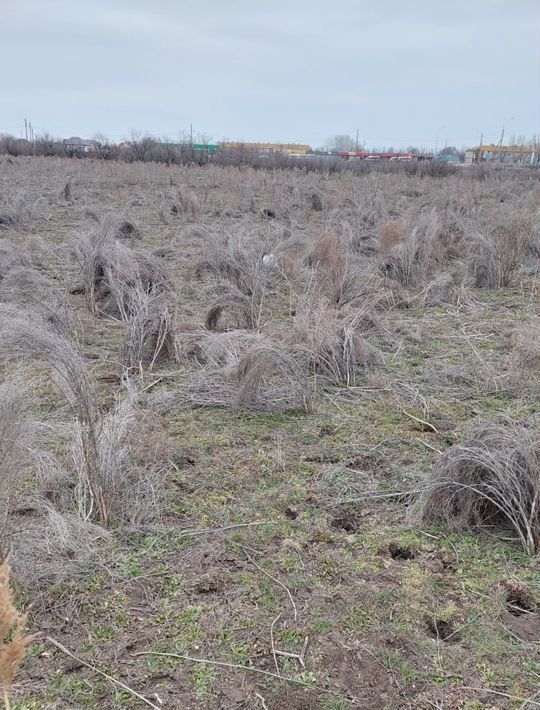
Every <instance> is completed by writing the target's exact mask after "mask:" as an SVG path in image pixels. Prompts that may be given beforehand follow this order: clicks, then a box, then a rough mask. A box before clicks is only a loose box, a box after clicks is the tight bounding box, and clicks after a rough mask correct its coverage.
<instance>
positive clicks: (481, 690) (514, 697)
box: [461, 685, 540, 708]
mask: <svg viewBox="0 0 540 710" xmlns="http://www.w3.org/2000/svg"><path fill="white" fill-rule="evenodd" d="M461 688H462V690H474V691H476V692H477V693H491V694H492V695H500V696H501V697H503V698H509V699H510V700H517V701H519V702H522V703H527V704H528V705H535V706H536V707H539V708H540V703H537V702H535V701H534V700H530V699H528V698H520V697H519V696H517V695H510V694H509V693H503V692H501V691H500V690H491V688H473V687H471V686H469V685H463V686H461ZM533 697H534V696H533Z"/></svg>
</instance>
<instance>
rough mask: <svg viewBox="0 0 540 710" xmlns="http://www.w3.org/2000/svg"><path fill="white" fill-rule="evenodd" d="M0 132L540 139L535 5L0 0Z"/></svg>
mask: <svg viewBox="0 0 540 710" xmlns="http://www.w3.org/2000/svg"><path fill="white" fill-rule="evenodd" d="M0 10H1V15H0V16H1V26H0V66H1V67H2V70H1V75H0V77H1V78H0V132H6V131H9V132H11V133H15V134H17V135H20V131H21V128H22V127H23V125H24V118H25V117H28V118H29V119H30V120H31V121H32V123H33V125H34V127H35V128H36V130H38V131H49V132H51V133H53V134H55V135H58V136H70V135H79V136H83V137H90V136H91V135H93V134H94V133H96V132H97V131H100V132H103V133H105V134H106V135H108V136H109V137H111V138H113V139H121V138H123V137H126V136H128V135H129V134H130V132H131V131H132V130H138V131H142V132H149V133H151V134H153V135H157V136H164V135H167V136H171V137H177V136H178V135H179V133H180V132H181V131H186V130H189V124H190V123H193V127H194V131H195V132H196V133H203V134H205V135H207V136H209V137H211V138H213V139H215V140H220V139H223V138H229V139H240V140H267V141H299V142H307V143H310V144H311V145H313V146H318V145H321V144H323V143H324V142H325V141H326V139H327V138H328V137H329V136H331V135H333V134H339V133H349V134H353V135H354V134H355V132H356V129H357V128H358V129H359V132H360V139H361V140H362V139H363V138H365V139H366V142H367V144H368V145H369V146H370V147H375V146H377V147H382V146H383V145H387V146H388V145H395V146H398V145H399V146H406V145H409V144H415V145H424V146H428V147H432V146H433V144H434V143H435V139H436V137H437V132H438V141H439V146H440V145H443V144H444V142H445V141H448V143H449V144H456V145H458V146H461V145H471V144H475V143H478V141H479V137H480V133H479V132H482V133H483V134H484V139H485V140H486V141H495V142H496V141H497V140H498V139H499V137H500V132H501V127H502V126H503V125H505V127H506V135H508V136H509V135H511V134H517V135H526V136H532V135H533V134H538V133H540V33H539V18H540V2H539V1H538V0H324V1H323V0H190V2H187V1H184V0H0Z"/></svg>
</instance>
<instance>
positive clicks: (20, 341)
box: [0, 143, 540, 710]
mask: <svg viewBox="0 0 540 710" xmlns="http://www.w3.org/2000/svg"><path fill="white" fill-rule="evenodd" d="M138 148H140V149H141V150H142V148H143V146H142V143H141V146H138ZM155 149H156V147H155V146H151V145H147V146H146V148H145V151H146V152H144V154H143V153H141V155H140V156H139V160H140V162H137V160H136V159H135V158H134V159H133V162H123V163H122V162H114V161H109V160H105V159H103V160H100V161H93V160H90V159H88V160H84V161H83V160H81V161H73V160H68V159H64V158H58V157H52V156H50V157H47V158H44V157H36V156H34V157H31V156H9V157H8V156H1V155H0V180H1V191H0V233H1V234H0V236H1V239H0V368H1V369H2V375H3V377H2V384H0V560H4V563H3V565H2V566H1V567H0V685H1V686H2V691H3V692H4V703H5V704H6V705H8V703H11V706H12V707H13V708H18V709H19V710H33V709H34V708H38V707H39V708H41V707H77V708H79V707H103V708H121V707H138V706H139V705H140V706H141V707H143V706H145V705H146V706H150V707H171V708H175V707H178V708H189V709H191V708H194V709H195V708H215V709H216V710H217V709H218V708H240V707H246V708H247V707H250V708H258V707H260V708H265V707H268V708H277V709H278V710H279V708H284V707H287V708H289V710H295V709H296V708H298V709H299V708H316V709H321V710H338V709H339V710H342V709H344V708H347V707H350V706H358V707H370V708H381V709H382V708H398V707H414V708H420V709H423V708H426V710H427V708H430V707H440V708H442V707H456V708H457V707H463V708H469V709H470V710H473V709H474V708H480V707H501V708H517V707H524V708H525V707H531V708H532V707H535V705H538V702H540V700H539V696H538V694H536V695H535V693H536V691H537V686H538V674H539V673H540V667H539V665H538V663H537V660H536V655H535V651H536V648H537V644H538V643H539V642H540V616H539V606H538V605H539V603H540V597H539V594H538V589H539V586H538V585H539V583H540V578H539V576H538V555H539V554H540V463H539V457H540V448H539V435H538V431H539V428H538V427H539V421H538V394H539V392H540V390H539V388H538V381H539V375H540V355H539V353H540V347H539V315H538V306H539V299H540V295H539V294H540V291H539V288H538V283H539V281H538V276H539V267H540V261H539V259H540V249H539V248H538V235H539V234H540V183H539V181H538V176H537V175H536V173H534V172H533V171H529V170H527V169H523V170H511V169H500V170H497V169H496V168H494V169H492V170H491V169H490V170H488V169H483V170H482V171H480V172H479V171H477V170H475V169H474V168H471V170H468V169H467V170H466V169H464V170H460V171H456V170H450V169H448V170H447V169H446V167H447V166H441V171H440V174H439V172H437V173H436V174H435V173H430V172H429V170H428V169H427V168H420V167H418V166H416V167H415V168H414V169H413V167H411V166H410V165H395V166H389V167H388V170H385V169H382V168H379V167H377V166H373V167H369V166H363V167H362V168H352V167H351V168H341V167H336V166H334V165H333V164H332V163H327V164H326V167H325V166H324V165H319V164H317V163H316V162H314V163H310V166H309V169H308V168H307V167H306V169H305V170H304V169H298V168H296V169H292V168H291V166H290V165H288V164H287V163H286V161H285V163H283V164H282V165H281V164H279V163H278V162H276V163H275V164H274V163H271V164H268V165H267V166H266V167H265V168H262V167H258V166H256V165H249V164H240V163H239V164H233V165H220V164H218V162H215V163H210V164H208V165H202V166H201V165H192V164H190V165H183V164H181V165H178V164H174V161H164V163H161V164H158V163H155V162H149V161H148V160H149V159H148V156H151V155H152V150H155ZM141 156H142V157H141ZM143 160H144V161H145V162H142V161H143ZM147 161H148V162H147ZM167 163H168V164H167ZM8 556H9V559H10V565H11V568H12V571H11V583H9V572H8V567H7V562H5V560H7V558H8ZM13 590H15V592H16V596H17V604H19V603H20V604H21V605H22V606H23V607H24V606H27V604H29V603H32V604H33V606H32V607H31V608H30V612H29V617H28V622H26V617H25V616H24V614H22V613H20V612H18V611H16V609H15V606H14V601H13ZM26 623H27V624H28V627H29V628H30V629H31V630H32V631H36V632H39V631H46V634H45V635H43V636H41V637H38V638H32V637H30V636H26V635H25V631H24V629H25V625H26ZM25 654H26V657H25V659H24V661H23V656H25ZM19 666H20V668H19ZM15 673H17V677H16V678H15ZM8 696H9V699H8Z"/></svg>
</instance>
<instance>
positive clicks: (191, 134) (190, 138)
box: [189, 123, 193, 148]
mask: <svg viewBox="0 0 540 710" xmlns="http://www.w3.org/2000/svg"><path fill="white" fill-rule="evenodd" d="M189 143H190V145H191V147H192V148H193V124H192V123H190V124H189Z"/></svg>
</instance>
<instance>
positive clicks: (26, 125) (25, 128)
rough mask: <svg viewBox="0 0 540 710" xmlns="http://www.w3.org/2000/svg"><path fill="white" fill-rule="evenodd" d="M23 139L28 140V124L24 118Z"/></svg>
mask: <svg viewBox="0 0 540 710" xmlns="http://www.w3.org/2000/svg"><path fill="white" fill-rule="evenodd" d="M24 137H25V138H26V140H28V123H27V122H26V118H25V119H24Z"/></svg>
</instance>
